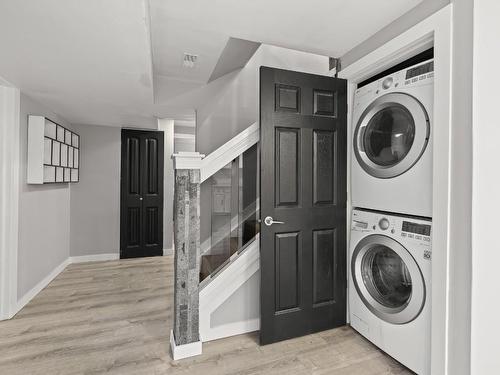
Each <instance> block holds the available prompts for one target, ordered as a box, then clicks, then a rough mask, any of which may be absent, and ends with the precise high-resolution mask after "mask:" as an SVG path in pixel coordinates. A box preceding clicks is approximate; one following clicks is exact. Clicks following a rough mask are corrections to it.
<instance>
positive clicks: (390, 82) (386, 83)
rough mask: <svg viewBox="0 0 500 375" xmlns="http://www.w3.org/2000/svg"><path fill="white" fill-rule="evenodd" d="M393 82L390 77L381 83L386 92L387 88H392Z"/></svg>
mask: <svg viewBox="0 0 500 375" xmlns="http://www.w3.org/2000/svg"><path fill="white" fill-rule="evenodd" d="M393 81H394V80H393V79H392V77H387V78H386V79H384V81H383V82H382V87H383V88H384V89H385V90H387V89H388V88H389V87H391V86H392V82H393Z"/></svg>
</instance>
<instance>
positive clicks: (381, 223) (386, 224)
mask: <svg viewBox="0 0 500 375" xmlns="http://www.w3.org/2000/svg"><path fill="white" fill-rule="evenodd" d="M378 226H379V227H380V229H382V230H386V229H388V228H389V220H387V219H386V218H385V217H384V218H382V219H380V221H379V222H378Z"/></svg>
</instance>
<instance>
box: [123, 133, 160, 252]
mask: <svg viewBox="0 0 500 375" xmlns="http://www.w3.org/2000/svg"><path fill="white" fill-rule="evenodd" d="M120 211H121V214H120V216H121V222H120V258H122V259H123V258H136V257H148V256H158V255H163V132H160V131H142V130H128V129H123V130H122V154H121V207H120Z"/></svg>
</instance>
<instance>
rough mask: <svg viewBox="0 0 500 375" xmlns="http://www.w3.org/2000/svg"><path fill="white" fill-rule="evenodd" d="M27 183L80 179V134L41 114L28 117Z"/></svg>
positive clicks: (66, 181)
mask: <svg viewBox="0 0 500 375" xmlns="http://www.w3.org/2000/svg"><path fill="white" fill-rule="evenodd" d="M27 174H28V175H27V178H28V184H50V183H72V182H79V180H80V136H79V135H78V134H76V133H75V132H72V131H71V130H68V129H66V128H65V127H64V126H62V125H59V124H57V123H55V122H54V121H51V120H50V119H48V118H46V117H43V116H33V115H30V116H29V118H28V173H27Z"/></svg>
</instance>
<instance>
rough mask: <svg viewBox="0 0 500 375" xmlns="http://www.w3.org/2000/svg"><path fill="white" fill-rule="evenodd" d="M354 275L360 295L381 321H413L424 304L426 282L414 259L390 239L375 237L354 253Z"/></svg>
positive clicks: (398, 322)
mask: <svg viewBox="0 0 500 375" xmlns="http://www.w3.org/2000/svg"><path fill="white" fill-rule="evenodd" d="M351 272H352V278H353V281H354V285H355V286H356V290H357V292H358V295H359V296H360V298H361V299H362V301H363V302H364V304H365V305H366V307H368V309H369V310H370V311H371V312H372V313H374V314H375V315H376V316H378V317H379V318H380V319H382V320H384V321H386V322H388V323H393V324H405V323H408V322H411V321H412V320H414V319H415V318H416V317H417V316H418V315H419V314H420V312H421V311H422V308H423V307H424V303H425V293H426V291H425V282H424V279H423V276H422V273H421V271H420V268H419V266H418V264H417V262H416V261H415V259H414V258H413V256H412V255H411V254H410V253H409V252H408V250H407V249H406V248H404V247H403V246H402V245H401V244H400V243H399V242H397V241H395V240H393V239H392V238H390V237H387V236H382V235H379V234H373V235H370V236H367V237H365V238H364V239H362V240H361V241H360V242H359V244H358V245H357V246H356V248H355V249H354V252H353V255H352V259H351Z"/></svg>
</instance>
